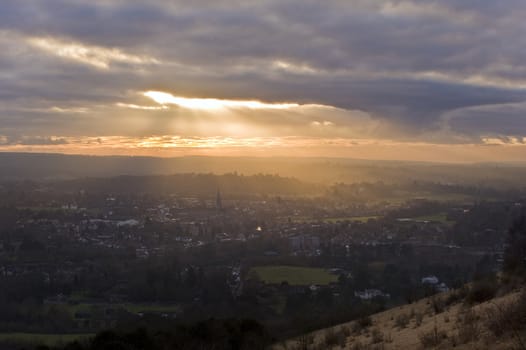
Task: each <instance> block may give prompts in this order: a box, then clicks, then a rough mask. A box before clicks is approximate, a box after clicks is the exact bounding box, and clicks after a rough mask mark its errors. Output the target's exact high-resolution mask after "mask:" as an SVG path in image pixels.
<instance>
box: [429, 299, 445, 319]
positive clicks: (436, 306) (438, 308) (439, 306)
mask: <svg viewBox="0 0 526 350" xmlns="http://www.w3.org/2000/svg"><path fill="white" fill-rule="evenodd" d="M431 306H432V307H433V311H434V312H435V315H436V314H440V313H442V312H444V309H445V307H446V305H445V302H444V300H443V299H442V298H439V297H433V298H431Z"/></svg>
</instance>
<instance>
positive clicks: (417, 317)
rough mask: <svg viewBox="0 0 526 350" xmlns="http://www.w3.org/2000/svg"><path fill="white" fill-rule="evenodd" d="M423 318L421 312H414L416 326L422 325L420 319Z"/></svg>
mask: <svg viewBox="0 0 526 350" xmlns="http://www.w3.org/2000/svg"><path fill="white" fill-rule="evenodd" d="M423 320H424V315H423V314H422V313H421V312H417V313H416V314H415V324H416V326H417V327H420V326H421V325H422V321H423Z"/></svg>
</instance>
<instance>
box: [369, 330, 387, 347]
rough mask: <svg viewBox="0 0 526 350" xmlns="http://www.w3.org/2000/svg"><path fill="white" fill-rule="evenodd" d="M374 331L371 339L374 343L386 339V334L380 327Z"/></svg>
mask: <svg viewBox="0 0 526 350" xmlns="http://www.w3.org/2000/svg"><path fill="white" fill-rule="evenodd" d="M372 333H373V334H372V340H371V341H372V343H373V344H378V343H381V342H383V341H384V334H383V333H382V332H381V331H380V330H379V329H378V328H374V329H373V332H372Z"/></svg>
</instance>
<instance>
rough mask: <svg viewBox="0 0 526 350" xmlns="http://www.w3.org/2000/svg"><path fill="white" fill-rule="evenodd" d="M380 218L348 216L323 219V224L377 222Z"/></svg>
mask: <svg viewBox="0 0 526 350" xmlns="http://www.w3.org/2000/svg"><path fill="white" fill-rule="evenodd" d="M380 218H381V216H349V217H342V218H327V219H323V220H322V221H323V222H327V223H336V222H338V221H354V222H367V221H369V220H377V219H380Z"/></svg>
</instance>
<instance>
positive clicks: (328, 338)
mask: <svg viewBox="0 0 526 350" xmlns="http://www.w3.org/2000/svg"><path fill="white" fill-rule="evenodd" d="M338 338H339V337H338V334H336V332H335V331H334V329H333V328H328V329H327V330H326V331H325V334H324V336H323V340H324V342H325V345H327V346H334V345H338V342H339V339H338Z"/></svg>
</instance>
